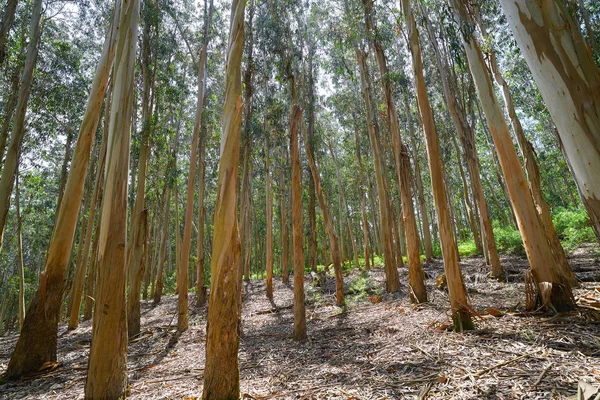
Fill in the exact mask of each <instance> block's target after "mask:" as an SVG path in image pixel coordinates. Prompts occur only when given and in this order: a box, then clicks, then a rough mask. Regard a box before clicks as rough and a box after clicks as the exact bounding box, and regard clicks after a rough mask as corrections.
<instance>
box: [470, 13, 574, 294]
mask: <svg viewBox="0 0 600 400" xmlns="http://www.w3.org/2000/svg"><path fill="white" fill-rule="evenodd" d="M477 22H478V24H479V27H480V28H481V30H482V33H483V34H484V35H486V34H487V33H486V32H485V28H484V27H483V24H481V21H480V20H479V19H478V21H477ZM487 55H488V63H489V66H490V69H491V72H492V76H493V77H494V80H495V81H496V84H497V85H498V86H499V87H500V88H501V89H502V96H503V98H504V104H505V105H506V109H507V111H508V117H509V119H510V123H511V125H512V128H513V132H514V134H515V136H516V138H517V144H518V145H519V149H520V150H521V154H522V155H523V163H524V164H525V171H526V172H527V181H528V182H529V190H530V191H531V195H532V197H533V202H534V203H535V207H536V210H537V212H538V215H539V216H540V222H541V223H542V226H543V227H544V230H545V232H546V237H547V238H548V240H549V241H550V245H551V248H552V252H553V253H554V257H555V258H556V261H557V263H558V267H559V269H560V271H561V273H562V274H563V276H564V277H565V279H566V280H567V281H568V282H569V284H570V285H571V286H573V287H576V286H578V285H579V282H578V281H577V279H576V278H575V275H574V274H573V270H572V269H571V266H570V265H569V260H568V259H567V256H566V254H565V251H564V249H563V247H562V245H561V243H560V240H559V238H558V235H557V233H556V229H555V228H554V222H552V215H551V214H550V208H549V207H548V203H546V200H545V199H544V194H543V192H542V184H541V177H540V170H539V167H538V164H537V160H536V156H535V150H534V149H533V146H532V144H531V143H530V142H529V141H528V140H527V138H526V137H525V132H523V127H522V126H521V121H520V120H519V117H518V116H517V111H516V110H515V105H514V102H513V98H512V94H511V93H510V88H509V87H508V83H507V82H506V81H505V80H504V76H502V72H501V71H500V67H499V65H498V62H497V60H496V54H495V52H494V51H490V52H489V53H488V54H487Z"/></svg>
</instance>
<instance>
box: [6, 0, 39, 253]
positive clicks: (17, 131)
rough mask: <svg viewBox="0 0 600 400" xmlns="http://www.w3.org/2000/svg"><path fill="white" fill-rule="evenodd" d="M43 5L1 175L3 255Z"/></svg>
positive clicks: (34, 21)
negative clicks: (5, 231)
mask: <svg viewBox="0 0 600 400" xmlns="http://www.w3.org/2000/svg"><path fill="white" fill-rule="evenodd" d="M42 6H43V4H42V0H35V1H34V3H33V8H32V14H31V26H30V32H29V43H28V44H27V55H26V58H25V63H24V65H23V73H22V76H21V83H20V86H19V95H18V98H17V103H16V109H15V117H14V121H13V127H12V132H11V136H10V142H9V144H8V148H7V150H6V158H5V160H4V164H3V166H2V175H0V252H1V251H2V245H3V243H4V230H5V227H6V219H7V217H8V210H9V208H10V198H11V194H12V189H13V185H14V182H15V176H16V171H17V166H18V163H19V158H20V155H21V148H22V145H23V138H24V137H25V116H26V114H27V105H28V103H29V96H30V94H31V84H32V82H33V72H34V70H35V67H36V63H37V58H38V50H39V46H38V45H39V40H40V36H41V29H42V28H41V20H42V11H43V10H42Z"/></svg>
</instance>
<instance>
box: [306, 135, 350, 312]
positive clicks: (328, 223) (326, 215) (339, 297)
mask: <svg viewBox="0 0 600 400" xmlns="http://www.w3.org/2000/svg"><path fill="white" fill-rule="evenodd" d="M302 132H303V134H304V149H305V150H306V158H307V159H308V165H309V167H310V172H311V175H312V178H313V181H314V182H315V190H316V192H317V198H318V199H319V207H320V208H321V215H322V216H323V224H324V225H325V229H326V230H327V236H328V238H329V247H330V249H331V256H332V257H333V270H334V273H335V299H336V303H337V305H338V306H342V305H343V304H344V275H343V274H342V258H341V253H340V248H339V246H338V244H339V238H338V237H337V236H336V234H335V229H334V227H333V221H332V220H333V218H332V215H331V214H332V213H331V204H330V203H329V201H328V199H327V197H325V193H323V185H322V182H321V176H320V175H319V171H318V169H317V164H316V162H315V158H314V155H313V152H312V149H311V148H310V146H309V140H308V135H307V130H306V129H302ZM340 223H341V221H340ZM325 262H327V261H325ZM295 274H296V272H295V270H294V275H295ZM294 282H295V281H294ZM294 285H295V283H294Z"/></svg>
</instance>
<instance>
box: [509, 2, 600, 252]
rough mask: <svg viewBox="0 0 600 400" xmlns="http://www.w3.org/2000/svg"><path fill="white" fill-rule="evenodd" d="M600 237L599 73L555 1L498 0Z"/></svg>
mask: <svg viewBox="0 0 600 400" xmlns="http://www.w3.org/2000/svg"><path fill="white" fill-rule="evenodd" d="M500 3H501V4H502V7H503V8H504V13H505V14H506V16H507V17H508V21H509V23H510V26H511V28H512V31H513V33H514V35H515V39H516V40H517V43H518V44H519V47H520V48H521V50H522V54H523V56H524V57H525V60H526V61H527V64H528V65H529V68H530V69H531V72H532V74H533V77H534V79H535V81H536V83H537V86H538V88H539V90H540V92H541V94H542V97H543V98H544V101H545V102H546V107H547V108H548V111H550V114H551V115H552V119H553V121H554V123H555V124H556V127H557V128H558V133H559V135H560V139H561V141H562V144H563V146H564V149H565V152H566V154H567V157H568V159H569V163H570V165H571V167H572V169H573V175H574V177H575V182H576V183H577V185H578V187H579V190H580V193H581V196H582V198H583V201H584V204H586V208H587V210H588V213H589V214H590V218H591V219H592V222H593V223H594V226H595V228H596V235H597V236H598V238H599V240H600V231H599V229H600V179H598V171H600V154H599V152H600V72H599V70H598V67H597V65H596V64H595V63H594V60H593V59H592V57H591V55H590V53H589V51H588V48H587V45H586V43H585V41H584V39H583V36H582V34H581V32H580V30H579V25H578V24H577V23H576V22H575V21H574V20H573V19H572V18H571V16H570V15H569V12H568V10H567V9H566V7H565V6H564V5H563V4H562V3H561V2H559V1H557V0H545V1H541V0H501V1H500Z"/></svg>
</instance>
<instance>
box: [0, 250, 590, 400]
mask: <svg viewBox="0 0 600 400" xmlns="http://www.w3.org/2000/svg"><path fill="white" fill-rule="evenodd" d="M578 257H579V258H577V259H575V260H572V263H573V264H574V266H575V272H576V274H577V275H579V272H578V271H580V270H581V271H583V272H584V274H583V275H585V274H586V273H587V271H590V270H591V269H592V268H596V269H597V268H598V267H600V265H599V263H598V260H594V259H593V258H592V257H589V256H585V255H581V254H580V255H579V256H578ZM586 257H587V258H586ZM502 262H503V265H504V266H505V267H506V272H507V275H508V281H509V283H507V284H503V283H498V282H497V281H496V280H493V279H489V278H488V272H489V270H488V268H487V267H486V266H484V265H483V264H482V260H481V258H470V259H465V260H464V262H462V263H461V264H462V267H463V268H464V272H465V281H466V282H465V283H466V286H467V288H468V292H469V295H470V300H471V303H472V307H473V309H474V311H476V312H477V315H476V316H475V320H476V324H477V330H475V331H472V332H469V333H465V334H455V333H452V332H448V331H447V330H446V329H441V330H439V329H436V328H437V327H440V326H442V327H443V326H444V325H445V326H448V324H450V315H449V311H448V298H447V296H448V295H447V293H446V292H445V291H443V290H439V289H437V288H436V287H435V286H434V284H435V277H437V276H439V275H440V273H442V271H443V266H442V264H441V262H439V261H437V260H436V261H434V262H432V263H429V264H427V265H426V266H425V271H426V273H427V276H428V277H429V278H428V279H427V288H428V291H429V293H430V303H427V304H421V305H413V304H411V303H410V301H409V299H408V296H407V295H406V293H400V294H396V295H389V294H383V295H382V301H381V302H379V303H373V302H370V301H369V296H372V295H378V294H379V293H383V292H384V288H385V282H384V280H385V275H384V273H383V270H382V269H375V270H372V271H370V272H369V273H368V279H369V281H370V283H371V284H372V285H371V286H370V288H371V289H369V290H368V293H366V294H365V295H364V296H362V297H360V298H359V296H357V297H354V298H352V297H351V295H347V301H348V306H347V308H346V309H345V310H342V309H340V308H339V307H337V306H335V284H334V282H333V277H332V276H329V277H328V282H327V284H326V285H325V286H324V287H323V288H317V287H314V286H313V285H311V284H310V282H309V281H310V279H307V281H306V285H305V288H306V292H307V323H308V335H309V341H308V342H306V343H304V344H298V343H295V342H294V341H293V340H292V334H293V310H292V308H291V305H292V303H293V293H292V288H291V287H289V286H286V285H283V284H280V283H279V280H275V282H276V283H275V292H274V304H273V303H271V302H270V301H269V300H268V299H267V298H266V297H265V295H264V293H265V286H264V283H263V282H259V281H252V282H251V283H248V284H246V286H245V293H246V295H245V299H244V306H243V322H242V336H241V347H240V376H241V389H242V393H243V396H244V397H245V398H250V399H260V400H265V399H298V398H301V399H302V398H310V399H331V398H333V399H381V398H399V399H407V398H411V399H412V398H422V399H450V398H452V399H474V398H477V399H531V398H536V399H556V398H567V397H569V396H573V395H576V393H577V387H578V383H579V382H586V383H588V384H591V385H598V384H599V383H600V322H599V317H598V313H599V312H598V311H597V310H596V309H594V307H593V306H590V303H591V304H592V305H593V304H594V302H597V301H600V289H599V287H600V284H598V283H597V282H596V283H593V282H584V283H583V285H582V287H581V288H580V289H577V290H576V292H575V295H576V296H577V299H578V300H579V303H580V304H582V307H581V308H579V309H577V310H576V311H574V312H572V313H568V314H555V315H552V314H539V313H537V314H536V313H526V312H523V311H522V309H523V306H522V304H524V285H523V283H522V277H523V272H524V271H525V269H526V267H527V265H526V261H525V260H523V259H520V258H517V257H504V258H503V260H502ZM359 275H360V273H358V272H355V273H352V274H350V275H349V276H347V277H346V289H348V287H350V286H351V285H352V282H353V281H355V280H356V279H357V278H358V277H359ZM400 275H401V279H402V282H406V279H407V271H406V270H405V269H402V270H400ZM363 276H364V275H363ZM192 296H193V294H192ZM590 299H591V300H590ZM518 303H520V304H521V305H518V306H517V304H518ZM515 306H517V307H515ZM488 308H494V309H496V310H499V311H501V313H502V314H501V315H500V317H495V316H493V315H490V314H491V313H490V312H487V311H486V309H488ZM176 312H177V298H176V297H175V296H165V297H164V298H163V304H161V305H159V306H158V307H155V308H152V306H151V303H143V305H142V334H141V335H140V336H138V337H137V338H136V339H135V340H133V341H132V342H131V343H130V346H129V356H128V366H129V381H130V398H132V399H182V398H187V399H194V398H200V397H201V393H202V378H203V375H202V374H203V370H204V348H205V342H204V340H205V333H206V332H205V324H206V313H205V310H202V312H200V313H196V314H194V313H192V314H191V315H190V329H189V330H188V331H186V332H184V333H183V334H181V335H178V334H177V333H176V331H175V327H174V326H172V325H171V326H170V321H172V319H173V315H175V314H176ZM66 328H67V327H66V324H65V325H61V327H60V330H59V334H60V337H59V351H58V358H59V360H58V361H59V364H58V365H56V366H53V369H51V370H49V371H47V372H46V373H45V374H41V375H38V376H34V377H30V378H29V379H27V380H23V381H17V382H10V383H7V384H4V385H2V386H0V398H2V399H40V398H43V399H71V398H73V399H76V398H82V396H83V389H84V385H85V374H86V368H85V366H86V365H87V357H88V353H89V339H90V328H91V327H90V322H89V321H88V322H84V323H82V324H81V326H80V328H79V329H77V330H76V331H74V332H69V331H67V329H66ZM15 341H16V335H15V334H14V333H13V334H12V335H9V336H5V337H2V338H0V373H1V372H2V371H3V370H4V369H5V368H6V365H7V363H8V359H9V356H10V352H11V351H12V349H13V347H14V344H15Z"/></svg>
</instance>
